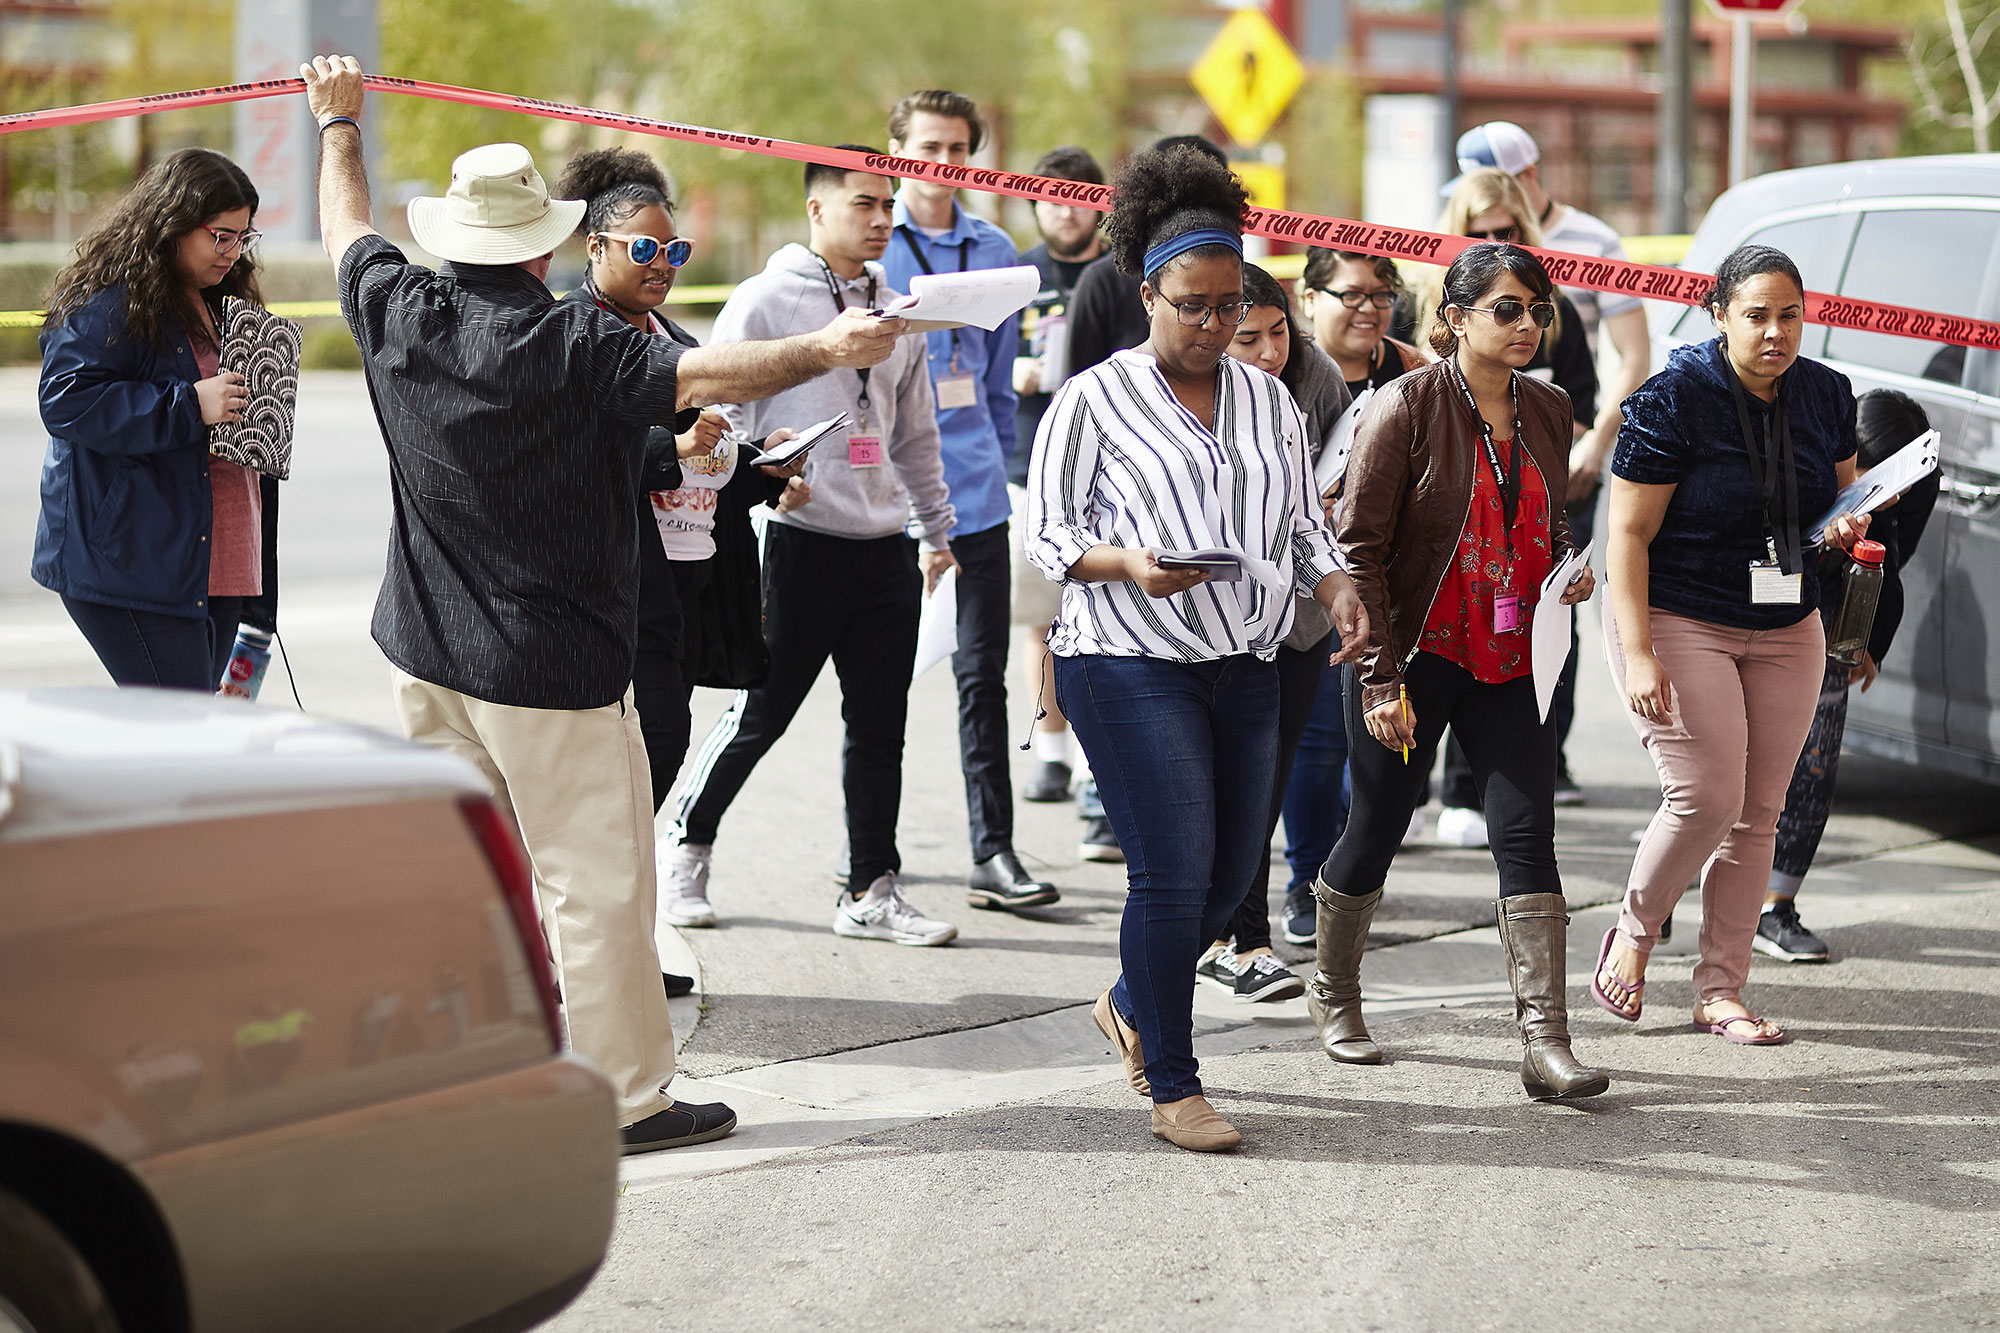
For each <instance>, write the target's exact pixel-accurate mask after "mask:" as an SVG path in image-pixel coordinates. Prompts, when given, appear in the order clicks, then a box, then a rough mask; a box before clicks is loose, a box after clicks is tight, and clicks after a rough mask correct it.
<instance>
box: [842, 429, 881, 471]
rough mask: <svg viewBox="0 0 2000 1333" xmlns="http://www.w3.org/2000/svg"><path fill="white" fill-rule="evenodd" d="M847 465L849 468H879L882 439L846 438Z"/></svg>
mask: <svg viewBox="0 0 2000 1333" xmlns="http://www.w3.org/2000/svg"><path fill="white" fill-rule="evenodd" d="M847 465H848V466H849V467H881V466H882V438H881V437H880V436H879V435H850V436H848V437H847Z"/></svg>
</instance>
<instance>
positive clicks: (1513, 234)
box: [1465, 226, 1521, 241]
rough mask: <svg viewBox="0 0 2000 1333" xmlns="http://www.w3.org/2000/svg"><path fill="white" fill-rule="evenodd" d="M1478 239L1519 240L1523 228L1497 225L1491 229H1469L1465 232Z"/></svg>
mask: <svg viewBox="0 0 2000 1333" xmlns="http://www.w3.org/2000/svg"><path fill="white" fill-rule="evenodd" d="M1465 234H1466V235H1467V236H1470V237H1471V238H1472V239H1474V240H1476V241H1518V240H1520V239H1521V229H1520V228H1519V227H1518V226H1515V227H1495V228H1493V230H1491V231H1468V232H1467V233H1465Z"/></svg>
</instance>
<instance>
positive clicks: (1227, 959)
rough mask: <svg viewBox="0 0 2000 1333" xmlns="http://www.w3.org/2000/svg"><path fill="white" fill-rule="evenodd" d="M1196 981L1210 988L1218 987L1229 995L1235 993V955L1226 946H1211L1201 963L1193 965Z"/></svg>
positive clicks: (1202, 957)
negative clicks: (1204, 983) (1204, 982)
mask: <svg viewBox="0 0 2000 1333" xmlns="http://www.w3.org/2000/svg"><path fill="white" fill-rule="evenodd" d="M1194 975H1195V979H1196V980H1197V981H1206V982H1207V983H1208V984H1209V985H1211V986H1220V987H1222V989H1224V990H1226V991H1228V992H1229V993H1230V994H1231V995H1234V994H1235V993H1236V955H1235V954H1233V953H1231V952H1230V951H1229V946H1228V945H1226V944H1211V945H1209V946H1208V952H1206V953H1204V954H1203V955H1202V956H1201V961H1200V962H1198V963H1196V964H1195V965H1194Z"/></svg>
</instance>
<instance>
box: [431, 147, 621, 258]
mask: <svg viewBox="0 0 2000 1333" xmlns="http://www.w3.org/2000/svg"><path fill="white" fill-rule="evenodd" d="M585 207H586V205H585V203H584V201H583V200H581V199H551V198H549V187H548V186H547V185H546V184H544V183H543V181H542V173H541V172H539V171H536V170H535V159H534V155H533V154H531V153H529V152H528V150H527V149H526V148H523V147H522V146H521V145H520V144H517V143H490V144H487V145H485V146H484V147H482V148H474V149H471V150H469V151H467V152H464V153H460V154H459V156H458V160H457V161H455V162H453V163H452V164H451V188H450V189H449V190H447V191H446V192H445V196H444V198H442V199H432V198H424V199H412V200H411V201H410V234H411V235H413V236H415V237H416V239H417V244H418V245H421V246H422V247H423V248H424V249H426V250H428V251H430V252H431V253H432V254H434V255H436V256H437V257H438V258H440V259H448V260H451V261H452V262H454V263H459V264H518V263H520V262H521V261H522V260H524V259H539V258H541V257H542V256H543V255H545V254H547V253H549V251H551V250H553V249H555V248H556V247H557V246H558V245H561V244H562V241H563V238H564V237H565V236H568V235H569V234H570V233H571V232H573V231H575V230H576V228H577V224H578V223H580V222H582V221H583V210H584V208H585Z"/></svg>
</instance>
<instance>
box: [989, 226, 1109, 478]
mask: <svg viewBox="0 0 2000 1333" xmlns="http://www.w3.org/2000/svg"><path fill="white" fill-rule="evenodd" d="M1021 262H1022V263H1023V264H1033V265H1034V266H1035V267H1036V269H1038V270H1039V271H1040V272H1041V275H1042V285H1041V288H1040V290H1038V291H1037V292H1036V293H1035V299H1034V300H1032V301H1030V302H1028V308H1027V309H1026V310H1023V311H1022V312H1021V348H1020V351H1019V352H1018V353H1016V355H1018V356H1040V355H1041V354H1042V351H1043V340H1042V328H1041V324H1042V321H1043V320H1045V319H1049V318H1051V317H1054V316H1063V315H1067V313H1068V309H1069V302H1070V296H1071V294H1072V293H1074V292H1075V291H1076V284H1077V282H1078V280H1079V279H1081V278H1082V277H1083V271H1084V270H1085V269H1087V268H1089V267H1090V262H1091V261H1089V260H1088V259H1078V260H1069V259H1057V258H1055V257H1054V256H1053V255H1051V254H1050V253H1049V247H1048V246H1047V245H1046V244H1044V245H1038V246H1036V247H1035V248H1034V249H1032V250H1029V251H1027V252H1025V253H1024V254H1023V255H1022V256H1021ZM1054 398H1055V394H1053V393H1024V394H1022V395H1021V397H1020V402H1019V403H1018V404H1017V405H1016V406H1015V409H1014V452H1013V455H1012V456H1011V457H1009V458H1008V460H1007V480H1008V481H1010V482H1012V483H1013V484H1014V485H1016V486H1026V485H1027V484H1028V455H1029V454H1030V453H1031V452H1033V450H1034V445H1035V431H1036V429H1037V428H1038V427H1039V426H1040V425H1041V424H1042V413H1044V412H1046V411H1048V410H1049V403H1050V401H1051V400H1053V399H1054Z"/></svg>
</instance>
